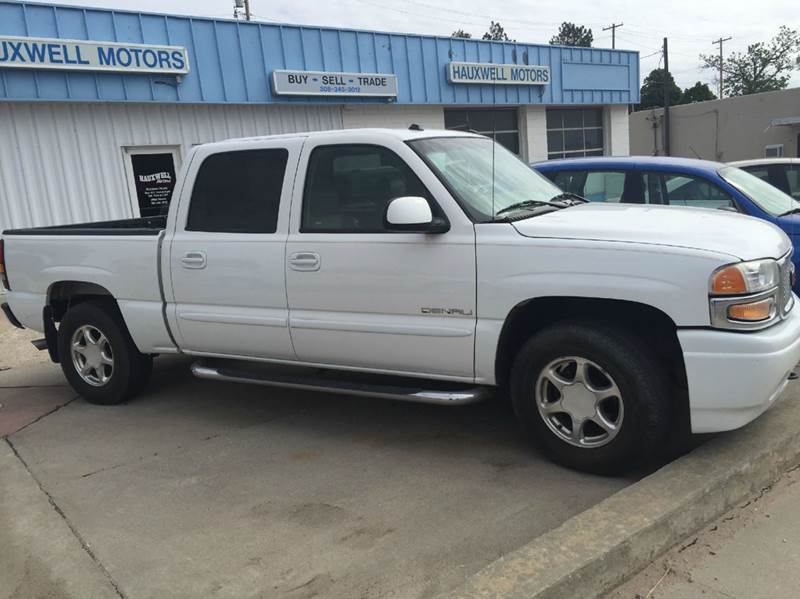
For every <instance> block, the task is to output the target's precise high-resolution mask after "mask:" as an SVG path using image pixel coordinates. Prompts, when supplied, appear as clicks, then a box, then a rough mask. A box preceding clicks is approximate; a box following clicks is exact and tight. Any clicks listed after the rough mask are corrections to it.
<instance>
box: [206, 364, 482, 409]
mask: <svg viewBox="0 0 800 599" xmlns="http://www.w3.org/2000/svg"><path fill="white" fill-rule="evenodd" d="M238 364H239V363H234V364H231V365H228V364H225V363H217V364H214V363H209V362H206V361H204V360H200V361H199V362H195V363H194V364H192V374H194V375H195V376H196V377H198V378H201V379H212V380H217V381H229V382H234V383H252V384H255V385H265V386H267V387H283V388H284V389H300V390H303V391H322V392H327V393H340V394H342V395H358V396H363V397H379V398H383V399H397V400H401V401H414V402H419V403H429V404H437V405H444V406H460V405H466V404H471V403H477V402H479V401H483V400H485V399H487V398H489V397H490V396H491V395H492V388H491V387H474V386H473V387H468V386H464V387H463V388H460V387H459V386H458V385H457V384H450V385H449V387H450V388H448V385H442V384H441V382H440V381H436V382H434V383H432V384H431V385H428V387H440V386H441V387H442V388H441V389H434V388H425V387H422V386H420V385H419V381H414V380H413V379H408V378H403V379H397V377H383V378H384V379H386V378H389V379H390V380H391V379H392V378H395V379H396V380H402V381H403V382H404V383H405V382H411V383H412V384H391V383H389V384H386V383H376V382H366V381H365V380H363V379H361V380H359V376H358V375H357V374H355V375H353V374H351V373H343V375H342V376H341V377H334V376H331V375H330V374H329V373H330V372H331V371H328V370H326V371H325V373H326V374H324V375H319V374H315V373H314V371H313V370H309V371H308V373H306V374H285V373H280V372H276V371H274V370H272V371H260V370H259V369H258V367H257V366H258V365H255V366H238ZM317 372H319V371H318V370H317ZM364 378H372V379H373V380H375V379H376V378H378V377H375V376H371V375H367V376H366V377H364ZM415 383H416V384H415Z"/></svg>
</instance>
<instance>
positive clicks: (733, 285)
mask: <svg viewBox="0 0 800 599" xmlns="http://www.w3.org/2000/svg"><path fill="white" fill-rule="evenodd" d="M711 293H713V294H715V295H736V294H740V293H747V283H746V282H745V280H744V275H743V274H742V271H741V270H740V269H739V268H738V266H736V265H732V266H728V267H727V268H723V269H722V270H718V271H717V272H716V273H714V278H713V279H712V280H711Z"/></svg>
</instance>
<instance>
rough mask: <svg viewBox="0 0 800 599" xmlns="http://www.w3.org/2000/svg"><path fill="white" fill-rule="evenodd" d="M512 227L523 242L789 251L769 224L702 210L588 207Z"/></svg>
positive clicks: (749, 255) (768, 254)
mask: <svg viewBox="0 0 800 599" xmlns="http://www.w3.org/2000/svg"><path fill="white" fill-rule="evenodd" d="M512 225H513V226H514V228H515V229H516V230H517V231H518V232H519V233H520V234H521V235H524V236H526V237H555V238H559V239H583V240H597V241H616V242H622V243H640V244H649V245H661V246H672V247H682V248H692V249H697V250H705V251H711V252H718V253H723V254H728V255H730V256H733V257H736V258H739V259H741V260H754V259H756V258H780V257H781V256H783V255H784V254H785V253H786V252H788V251H789V248H790V247H791V243H790V241H789V238H788V237H787V236H786V234H785V233H784V232H783V231H781V230H780V229H779V228H778V227H776V226H775V225H773V224H771V223H769V222H766V221H763V220H760V219H757V218H754V217H751V216H744V215H741V214H736V213H733V212H726V211H723V210H712V209H707V208H679V207H676V206H648V205H631V204H625V205H622V204H600V203H592V204H581V205H579V206H572V207H570V208H565V209H563V210H558V211H556V212H549V213H547V214H543V215H541V216H534V217H531V218H527V219H523V220H519V221H515V222H513V223H512Z"/></svg>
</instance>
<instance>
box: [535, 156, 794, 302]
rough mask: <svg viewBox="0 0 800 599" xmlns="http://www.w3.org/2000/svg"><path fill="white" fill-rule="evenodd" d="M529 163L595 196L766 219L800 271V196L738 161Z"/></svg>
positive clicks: (567, 185)
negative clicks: (787, 243) (784, 238)
mask: <svg viewBox="0 0 800 599" xmlns="http://www.w3.org/2000/svg"><path fill="white" fill-rule="evenodd" d="M531 166H532V167H533V168H535V169H536V170H537V171H539V172H540V173H542V174H543V175H544V176H546V177H547V178H548V179H550V180H551V181H553V183H555V184H556V185H558V186H559V187H560V188H561V189H562V190H563V191H565V192H570V193H575V194H578V195H580V196H583V197H584V198H586V199H587V200H589V201H592V202H617V203H623V204H669V205H671V206H692V207H695V208H717V209H720V210H731V211H735V212H741V213H742V214H748V215H750V216H755V217H756V218H760V219H763V220H767V221H769V222H771V223H774V224H776V225H777V226H779V227H780V228H781V229H783V230H784V231H785V232H786V234H787V235H789V237H790V238H791V240H792V245H793V246H794V256H793V257H792V261H793V262H794V264H795V267H796V268H797V269H798V272H800V248H798V245H800V201H797V200H795V199H794V198H792V197H791V196H789V195H787V194H785V193H783V192H782V191H781V190H779V189H778V188H776V187H773V186H772V185H770V184H769V183H767V182H766V181H763V180H762V179H759V178H758V177H756V176H754V175H751V174H750V173H748V172H745V171H744V170H742V169H739V168H736V167H735V166H730V165H726V164H722V163H721V162H711V161H708V160H695V159H692V158H669V157H657V156H631V157H627V158H612V157H606V158H568V159H563V160H549V161H547V162H539V163H534V164H532V165H531ZM708 234H709V235H720V234H724V232H722V231H709V232H708ZM795 291H796V292H797V291H798V286H797V285H795Z"/></svg>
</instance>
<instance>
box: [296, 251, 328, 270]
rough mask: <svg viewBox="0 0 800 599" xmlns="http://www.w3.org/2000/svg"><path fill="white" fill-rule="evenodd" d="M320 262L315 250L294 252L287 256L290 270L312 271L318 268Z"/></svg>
mask: <svg viewBox="0 0 800 599" xmlns="http://www.w3.org/2000/svg"><path fill="white" fill-rule="evenodd" d="M321 262H322V261H321V260H320V257H319V254H317V253H316V252H295V253H293V254H291V255H290V256H289V268H291V269H292V270H299V271H306V272H313V271H315V270H319V267H320V264H321Z"/></svg>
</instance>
